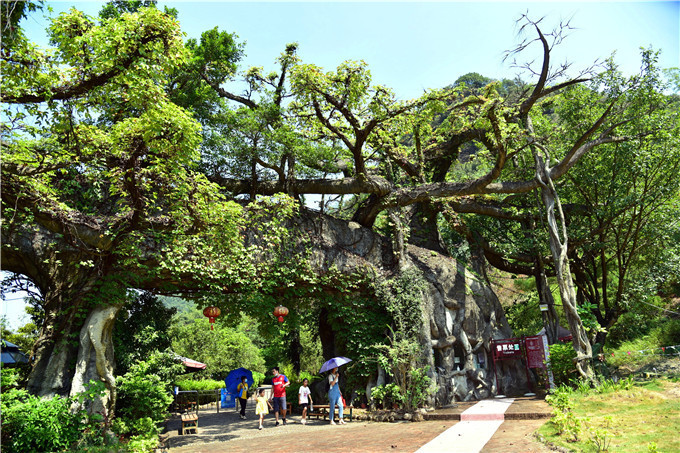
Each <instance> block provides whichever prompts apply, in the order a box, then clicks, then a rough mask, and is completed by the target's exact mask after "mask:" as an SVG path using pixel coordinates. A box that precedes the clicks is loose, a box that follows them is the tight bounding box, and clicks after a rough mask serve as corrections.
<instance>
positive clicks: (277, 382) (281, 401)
mask: <svg viewBox="0 0 680 453" xmlns="http://www.w3.org/2000/svg"><path fill="white" fill-rule="evenodd" d="M272 373H273V374H274V377H273V378H272V386H273V387H274V397H273V399H272V405H273V406H274V409H273V410H274V417H276V425H275V426H279V412H280V413H281V418H282V419H283V424H284V425H285V424H286V409H287V407H286V387H288V386H289V385H290V381H289V380H288V378H287V377H286V375H285V374H281V373H279V367H274V368H272Z"/></svg>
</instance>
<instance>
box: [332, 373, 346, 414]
mask: <svg viewBox="0 0 680 453" xmlns="http://www.w3.org/2000/svg"><path fill="white" fill-rule="evenodd" d="M339 379H340V372H339V371H338V367H335V368H333V369H332V370H331V373H330V374H329V375H328V384H329V385H330V388H329V389H328V404H329V405H330V408H329V409H328V412H329V413H330V414H329V415H330V419H331V425H335V421H334V420H333V416H334V415H335V405H336V404H337V405H338V417H339V421H338V423H340V424H341V425H344V424H345V420H343V418H342V409H343V404H342V392H341V391H340V383H339V382H338V380H339Z"/></svg>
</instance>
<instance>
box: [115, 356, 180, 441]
mask: <svg viewBox="0 0 680 453" xmlns="http://www.w3.org/2000/svg"><path fill="white" fill-rule="evenodd" d="M149 369H150V364H149V363H148V362H139V363H137V364H135V365H133V366H132V367H131V368H130V371H128V372H127V373H125V375H123V376H118V378H117V379H116V384H117V386H118V399H117V402H116V408H117V414H118V416H119V417H121V418H123V419H124V421H125V422H126V424H127V426H131V427H132V428H133V433H134V434H143V433H140V432H138V431H137V426H136V425H135V424H134V422H135V421H137V420H141V419H142V418H145V417H149V418H150V419H151V420H152V421H153V422H154V423H157V422H160V421H163V420H164V419H165V414H166V412H167V409H168V406H170V403H172V400H173V397H172V395H171V394H170V393H169V392H168V391H167V387H169V383H167V382H163V381H162V380H161V378H160V377H158V376H157V375H155V374H151V373H149Z"/></svg>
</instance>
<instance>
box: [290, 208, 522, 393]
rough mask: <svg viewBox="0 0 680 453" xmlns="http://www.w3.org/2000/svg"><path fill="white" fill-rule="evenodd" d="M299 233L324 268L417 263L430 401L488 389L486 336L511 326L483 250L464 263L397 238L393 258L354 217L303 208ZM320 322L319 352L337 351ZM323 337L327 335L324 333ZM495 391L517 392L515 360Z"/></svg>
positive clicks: (390, 269) (388, 269)
mask: <svg viewBox="0 0 680 453" xmlns="http://www.w3.org/2000/svg"><path fill="white" fill-rule="evenodd" d="M295 222H297V228H299V229H300V230H302V231H305V232H306V233H307V235H306V238H307V239H308V241H309V244H310V245H311V256H310V260H311V263H312V268H313V269H314V271H316V272H318V273H325V272H327V271H328V270H329V269H330V268H331V267H333V268H335V269H337V270H339V271H340V272H342V273H344V274H347V275H351V274H352V273H354V272H357V271H359V272H362V273H363V272H365V269H366V266H367V265H370V266H372V267H373V268H374V269H375V270H376V271H377V272H378V274H379V275H382V276H383V277H385V278H387V277H389V276H393V275H394V274H395V273H398V272H399V271H400V269H407V268H410V267H417V268H418V269H419V271H420V272H421V274H422V276H423V277H424V279H425V281H426V282H427V285H426V289H425V291H424V293H423V300H422V304H421V305H422V307H423V313H422V316H423V329H422V330H421V333H420V342H421V343H422V344H423V351H424V353H423V356H422V360H421V363H422V364H424V365H430V369H431V372H432V375H431V377H433V378H434V379H435V381H436V382H437V383H438V384H439V387H440V389H439V392H438V393H437V395H436V398H435V402H436V404H437V405H446V404H450V403H451V402H452V401H456V400H471V399H480V398H484V397H488V396H490V395H493V394H496V393H497V392H498V391H499V389H497V388H496V379H495V375H494V374H493V365H492V359H491V340H493V339H501V338H509V337H511V336H512V332H511V330H510V327H509V325H508V323H507V320H506V318H505V314H504V313H503V310H502V308H501V306H500V303H499V301H498V299H497V297H496V295H495V294H494V292H493V291H492V290H491V287H490V286H489V284H488V282H487V281H486V279H485V274H484V267H485V263H484V261H483V253H482V252H481V251H480V252H479V253H476V254H474V259H473V261H474V262H473V263H472V265H471V266H466V265H465V264H463V263H460V262H457V261H456V260H454V259H452V258H450V257H447V256H445V255H442V254H441V253H437V252H434V251H432V250H428V249H424V248H421V247H417V246H415V245H409V244H407V245H405V248H404V256H402V257H401V259H400V260H399V261H397V260H395V257H394V253H393V248H392V243H391V241H390V240H389V239H387V238H385V237H382V236H380V235H378V234H376V233H375V232H373V231H372V230H370V229H368V228H363V227H361V226H360V225H359V224H358V223H355V222H346V221H343V220H338V219H335V218H332V217H327V216H324V215H321V214H318V213H313V212H309V211H305V212H303V214H302V215H301V216H300V217H297V218H296V219H295ZM321 318H322V319H321V323H322V326H321V327H322V332H321V333H322V344H323V347H324V357H330V356H332V355H335V354H336V353H337V352H338V351H336V350H334V349H333V346H332V345H331V344H330V342H331V341H332V340H331V338H330V336H331V334H330V333H329V332H327V331H326V332H324V331H325V330H326V329H332V326H331V325H329V324H327V323H326V324H324V323H323V316H321ZM327 337H328V338H327ZM502 368H503V369H502V373H501V374H502V376H501V377H500V379H499V380H500V381H501V382H502V387H503V388H502V391H503V392H504V393H509V394H513V393H514V394H517V393H521V392H523V391H525V389H526V373H525V371H524V368H523V366H522V364H521V363H506V364H504V365H503V367H502Z"/></svg>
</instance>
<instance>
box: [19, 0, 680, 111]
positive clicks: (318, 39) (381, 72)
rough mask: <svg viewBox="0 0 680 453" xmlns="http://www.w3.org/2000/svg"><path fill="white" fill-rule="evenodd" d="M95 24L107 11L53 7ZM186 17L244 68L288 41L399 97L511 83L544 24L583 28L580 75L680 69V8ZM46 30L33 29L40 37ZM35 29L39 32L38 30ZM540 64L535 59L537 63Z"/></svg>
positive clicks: (563, 49) (240, 9)
mask: <svg viewBox="0 0 680 453" xmlns="http://www.w3.org/2000/svg"><path fill="white" fill-rule="evenodd" d="M48 4H49V5H51V6H52V7H53V8H54V13H55V14H56V13H58V12H61V11H64V10H67V9H68V8H69V7H70V6H71V5H75V6H76V7H77V8H78V9H81V10H83V11H85V12H86V13H88V14H91V15H96V14H97V12H98V10H99V9H100V7H101V2H75V3H74V2H61V1H60V2H48ZM159 4H160V5H168V6H171V7H174V8H177V10H178V11H179V20H180V23H181V26H182V30H183V31H184V32H185V33H186V34H187V36H188V37H193V38H198V37H200V34H201V32H202V31H205V30H207V29H210V28H213V27H219V29H220V30H226V31H229V32H233V33H236V34H237V35H238V36H239V39H240V41H245V43H246V47H245V52H246V54H247V56H246V59H245V61H244V65H245V66H264V68H265V70H267V69H274V61H275V59H276V57H277V56H278V55H279V54H280V53H281V52H282V51H283V49H284V47H285V45H286V44H287V43H289V42H298V43H299V44H300V46H299V51H298V52H299V55H300V57H301V58H302V60H303V61H304V62H305V63H314V64H317V65H319V66H322V67H324V68H326V69H329V70H330V69H333V68H335V67H337V66H338V65H339V64H340V63H341V62H342V61H344V60H347V59H353V60H364V61H366V62H367V63H368V64H369V67H370V69H371V72H372V74H373V81H374V83H377V84H381V85H385V86H387V87H390V88H392V89H393V90H394V91H395V93H396V94H397V96H399V97H400V98H411V97H416V96H419V95H420V94H421V93H422V92H423V90H424V89H427V88H438V87H442V86H445V85H448V84H450V83H452V82H454V81H455V80H456V79H457V78H458V77H460V76H461V75H463V74H466V73H468V72H478V73H480V74H482V75H485V76H488V77H494V78H504V77H505V78H512V77H513V75H514V74H515V72H516V70H514V69H513V68H511V67H510V65H509V63H503V62H502V59H503V54H504V51H506V50H508V49H510V48H512V47H513V45H514V44H515V43H516V42H517V39H518V37H517V27H516V20H517V19H518V18H519V17H520V15H521V14H523V13H526V12H528V13H529V16H530V17H532V18H533V19H538V18H541V17H545V19H544V22H543V23H544V24H545V26H544V31H549V30H551V29H552V28H553V27H554V26H555V25H556V24H558V23H559V22H560V21H566V20H571V25H572V27H574V28H575V29H574V30H572V31H571V32H570V36H569V37H568V38H567V40H566V41H565V42H564V44H563V45H561V46H560V47H558V48H557V49H556V51H555V53H554V59H555V61H558V62H563V61H565V60H566V61H570V62H572V63H573V67H574V69H578V68H582V67H586V66H588V65H589V64H591V63H592V62H594V61H595V60H596V59H598V58H600V59H603V58H606V57H608V56H609V55H611V53H612V52H616V54H617V61H618V62H619V64H620V65H621V67H622V69H623V70H624V72H626V73H632V72H635V71H636V70H637V69H638V67H639V49H640V47H649V46H652V47H654V48H656V49H662V51H663V54H662V57H661V66H662V67H678V66H680V63H679V60H680V47H679V43H680V1H647V2H551V1H547V2H546V1H543V2H509V1H497V2H450V1H449V2H445V1H440V2H419V3H413V2H359V1H355V2H247V3H244V2H220V1H213V2H199V1H196V2H186V1H185V2H172V1H171V2H164V1H161V2H160V3H159ZM46 23H47V21H46V20H45V19H42V18H34V19H33V20H29V21H28V23H27V25H29V26H30V27H31V30H35V32H36V33H39V30H40V28H44V25H46ZM34 27H35V28H34ZM538 56H539V55H537V54H534V55H533V56H531V58H536V57H538Z"/></svg>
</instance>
